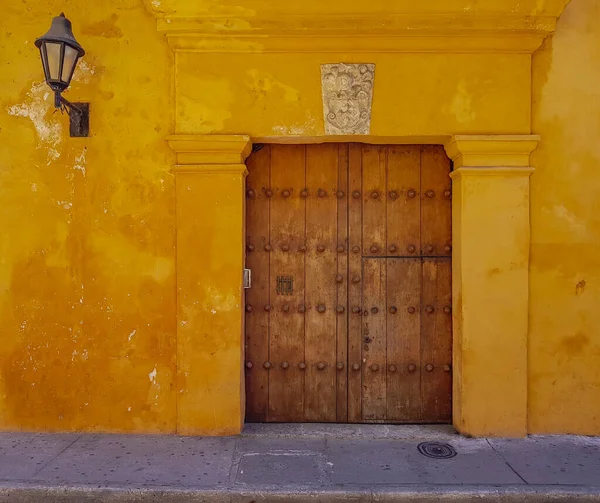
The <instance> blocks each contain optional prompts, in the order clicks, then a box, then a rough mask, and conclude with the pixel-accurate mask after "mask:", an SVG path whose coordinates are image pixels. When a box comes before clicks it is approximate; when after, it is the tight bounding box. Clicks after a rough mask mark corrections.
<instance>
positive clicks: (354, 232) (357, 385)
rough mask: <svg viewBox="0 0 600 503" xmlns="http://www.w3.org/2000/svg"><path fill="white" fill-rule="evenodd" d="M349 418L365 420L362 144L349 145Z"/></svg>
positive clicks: (350, 420) (350, 419)
mask: <svg viewBox="0 0 600 503" xmlns="http://www.w3.org/2000/svg"><path fill="white" fill-rule="evenodd" d="M348 185H349V187H348V191H349V198H348V274H347V278H346V280H347V285H348V421H349V422H351V423H357V422H360V421H361V420H362V372H361V368H362V285H361V278H362V228H363V226H362V145H359V144H356V143H352V144H350V145H349V148H348Z"/></svg>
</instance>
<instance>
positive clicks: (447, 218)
mask: <svg viewBox="0 0 600 503" xmlns="http://www.w3.org/2000/svg"><path fill="white" fill-rule="evenodd" d="M449 175H450V159H448V157H447V156H446V153H445V151H444V148H443V147H441V146H439V145H424V146H423V147H422V149H421V249H422V250H423V255H424V256H448V257H449V256H450V255H451V252H452V225H451V211H452V207H451V206H452V205H451V188H452V184H451V180H450V176H449Z"/></svg>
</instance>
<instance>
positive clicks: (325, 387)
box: [245, 144, 452, 423]
mask: <svg viewBox="0 0 600 503" xmlns="http://www.w3.org/2000/svg"><path fill="white" fill-rule="evenodd" d="M248 171H249V175H248V179H247V190H246V198H247V228H246V236H247V241H246V247H247V256H246V263H247V267H248V268H250V269H251V271H252V286H251V288H250V289H248V290H246V323H245V331H246V339H245V343H246V361H245V374H246V396H247V398H246V402H247V403H246V410H247V412H246V419H247V420H248V421H255V422H265V421H267V422H341V423H343V422H389V423H437V422H450V420H451V390H452V377H451V372H452V368H451V363H452V350H451V347H452V315H451V261H450V257H451V183H450V182H451V181H450V178H449V176H448V175H449V172H450V161H449V159H448V158H447V156H446V154H445V152H444V149H443V148H442V147H440V146H418V145H417V146H405V145H390V146H383V145H363V144H320V145H265V146H263V148H262V149H260V150H258V151H256V152H255V153H253V154H252V155H251V156H250V158H249V159H248Z"/></svg>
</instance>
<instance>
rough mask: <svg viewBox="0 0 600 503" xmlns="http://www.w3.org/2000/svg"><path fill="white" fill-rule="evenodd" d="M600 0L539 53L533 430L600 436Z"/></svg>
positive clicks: (580, 10)
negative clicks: (599, 21)
mask: <svg viewBox="0 0 600 503" xmlns="http://www.w3.org/2000/svg"><path fill="white" fill-rule="evenodd" d="M598 19H600V3H599V2H597V1H596V0H572V2H571V4H570V5H569V6H568V7H567V9H566V10H565V12H564V14H563V15H562V17H561V19H560V20H559V23H558V27H557V31H556V34H555V35H554V36H553V38H552V39H551V40H548V41H547V42H546V44H545V46H544V47H543V48H542V49H541V50H539V51H538V52H537V53H536V54H535V55H534V58H533V124H532V127H533V132H534V133H537V134H540V135H541V136H542V141H541V142H540V144H539V146H538V149H537V150H536V151H535V152H534V155H533V157H532V163H533V165H534V166H535V167H536V172H535V173H534V174H533V176H532V178H531V224H532V235H531V239H532V245H531V268H530V320H529V376H530V378H529V429H530V431H533V432H569V433H580V434H596V435H597V434H600V308H599V306H600V258H599V257H600V197H599V194H600V119H599V118H600V25H599V24H598Z"/></svg>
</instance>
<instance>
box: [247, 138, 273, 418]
mask: <svg viewBox="0 0 600 503" xmlns="http://www.w3.org/2000/svg"><path fill="white" fill-rule="evenodd" d="M270 162H271V150H270V147H269V146H268V145H266V146H265V147H264V148H263V149H262V150H260V151H258V152H256V153H254V154H252V155H251V156H250V157H249V158H248V161H247V166H248V177H247V179H246V202H247V206H246V250H247V251H246V267H248V268H249V269H250V270H251V271H252V288H250V289H248V290H246V324H245V325H246V340H245V345H246V356H245V360H246V420H247V421H257V422H261V421H266V419H267V407H268V401H269V375H268V372H267V371H266V370H265V369H264V368H263V364H264V362H266V361H268V360H269V313H268V312H266V311H264V310H263V309H262V306H264V305H265V304H268V303H269V254H268V253H267V252H265V251H264V245H265V244H266V243H268V242H269V239H270V238H269V199H268V198H267V197H265V192H264V191H265V189H266V188H267V187H269V185H270V181H269V177H270V174H269V172H270Z"/></svg>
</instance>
